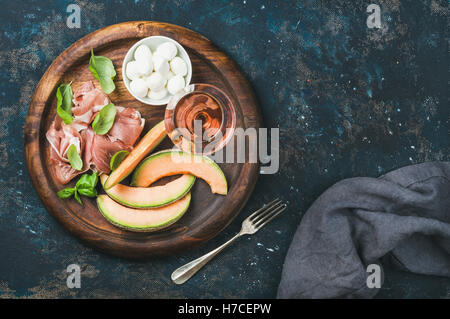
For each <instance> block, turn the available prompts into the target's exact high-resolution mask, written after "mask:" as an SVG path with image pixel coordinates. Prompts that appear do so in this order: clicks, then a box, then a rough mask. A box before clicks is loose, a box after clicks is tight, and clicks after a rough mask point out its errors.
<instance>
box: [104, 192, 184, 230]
mask: <svg viewBox="0 0 450 319" xmlns="http://www.w3.org/2000/svg"><path fill="white" fill-rule="evenodd" d="M102 196H107V195H99V196H97V207H98V209H99V210H100V212H101V213H102V215H103V216H104V217H105V218H106V219H107V220H108V221H109V222H110V223H111V224H113V225H115V226H117V227H119V228H122V229H125V230H130V231H135V232H143V233H150V232H154V231H158V230H161V229H163V228H167V227H169V226H170V225H172V224H174V223H175V222H177V221H178V220H179V219H180V218H181V217H183V215H184V213H186V211H187V210H188V208H189V205H190V203H191V193H187V194H186V196H189V200H188V201H187V203H186V206H185V207H183V209H182V211H181V212H180V213H179V214H178V215H177V216H176V217H174V218H172V219H170V220H168V221H166V222H164V223H162V224H159V225H156V226H153V225H152V226H144V227H136V226H133V225H127V224H120V223H118V222H116V221H115V220H113V219H112V218H110V217H109V215H108V213H107V212H106V210H105V209H104V208H103V207H102V205H101V198H102Z"/></svg>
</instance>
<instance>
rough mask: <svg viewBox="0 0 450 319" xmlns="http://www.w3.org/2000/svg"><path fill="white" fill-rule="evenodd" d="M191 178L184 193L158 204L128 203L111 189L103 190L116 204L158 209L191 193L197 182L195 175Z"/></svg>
mask: <svg viewBox="0 0 450 319" xmlns="http://www.w3.org/2000/svg"><path fill="white" fill-rule="evenodd" d="M190 176H191V180H190V181H189V184H188V185H187V187H186V188H185V189H184V191H183V192H182V193H180V194H179V195H177V197H174V198H171V199H169V200H168V201H161V202H156V203H142V204H137V203H130V202H126V201H124V200H123V199H122V198H120V197H118V196H116V195H114V194H112V193H111V188H109V189H105V188H103V189H104V190H105V192H106V194H108V196H109V197H111V198H112V199H114V200H115V201H116V202H118V203H119V204H121V205H124V206H127V207H130V208H141V209H142V208H144V209H145V208H158V207H162V206H167V205H170V204H172V203H173V202H176V201H177V200H179V199H180V198H183V197H184V196H185V195H186V194H187V193H189V191H190V190H191V188H192V186H194V183H195V180H196V177H195V176H194V175H190ZM116 185H117V184H116ZM102 186H103V185H102Z"/></svg>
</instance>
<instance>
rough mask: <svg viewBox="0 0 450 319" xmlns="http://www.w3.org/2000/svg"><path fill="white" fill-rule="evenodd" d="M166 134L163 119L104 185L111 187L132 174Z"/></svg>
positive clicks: (106, 187)
mask: <svg viewBox="0 0 450 319" xmlns="http://www.w3.org/2000/svg"><path fill="white" fill-rule="evenodd" d="M166 136H167V132H166V128H165V126H164V121H161V122H159V123H158V124H156V125H155V126H154V127H153V128H152V129H151V130H150V131H148V132H147V134H145V135H144V137H143V138H142V139H141V140H140V141H139V143H138V144H137V145H136V147H135V148H133V150H132V151H131V153H130V154H128V156H127V157H125V159H124V160H123V161H122V162H121V163H120V165H119V166H118V167H117V169H115V170H114V171H113V172H112V173H111V174H110V175H109V177H108V180H107V181H106V182H105V184H104V185H103V187H104V188H105V189H108V188H111V187H113V186H114V185H116V184H118V183H120V182H121V181H122V180H123V179H124V178H125V177H127V176H128V175H130V173H131V172H132V171H133V169H134V168H135V167H136V166H137V165H138V164H139V162H140V161H142V159H143V158H144V157H145V156H146V155H147V154H148V153H150V152H151V151H153V150H154V149H155V147H156V146H158V144H159V143H161V141H162V140H163V139H164V137H166Z"/></svg>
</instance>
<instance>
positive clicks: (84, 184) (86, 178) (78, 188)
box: [57, 172, 98, 205]
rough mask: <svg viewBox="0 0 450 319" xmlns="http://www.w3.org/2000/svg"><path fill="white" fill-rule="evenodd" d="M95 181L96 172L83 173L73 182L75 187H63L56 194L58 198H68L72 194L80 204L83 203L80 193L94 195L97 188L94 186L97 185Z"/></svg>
mask: <svg viewBox="0 0 450 319" xmlns="http://www.w3.org/2000/svg"><path fill="white" fill-rule="evenodd" d="M97 182H98V173H97V172H94V173H92V175H89V174H88V173H85V174H83V175H82V176H81V177H80V179H79V180H78V182H77V183H76V184H75V187H67V188H64V189H62V190H60V191H59V192H58V193H57V195H58V197H59V198H70V197H72V196H73V197H74V198H75V199H76V201H77V202H78V203H79V204H80V205H83V202H82V201H81V198H80V195H83V196H87V197H96V196H97V189H96V188H95V187H96V186H97Z"/></svg>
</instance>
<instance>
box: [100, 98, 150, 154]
mask: <svg viewBox="0 0 450 319" xmlns="http://www.w3.org/2000/svg"><path fill="white" fill-rule="evenodd" d="M116 109H117V114H116V118H115V120H114V124H113V126H112V127H111V129H110V130H109V132H108V135H109V137H110V138H111V139H112V140H121V141H122V142H123V143H125V144H126V145H134V143H136V140H137V139H138V137H139V135H141V133H142V130H143V129H144V123H145V120H144V119H143V118H142V117H141V113H139V111H137V110H135V109H133V108H131V107H130V108H124V107H121V106H117V107H116Z"/></svg>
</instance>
